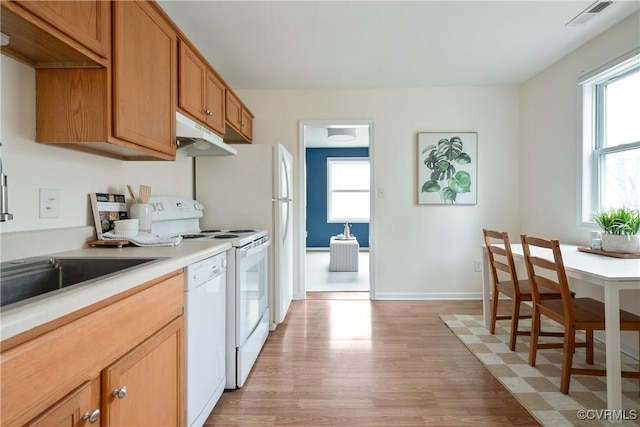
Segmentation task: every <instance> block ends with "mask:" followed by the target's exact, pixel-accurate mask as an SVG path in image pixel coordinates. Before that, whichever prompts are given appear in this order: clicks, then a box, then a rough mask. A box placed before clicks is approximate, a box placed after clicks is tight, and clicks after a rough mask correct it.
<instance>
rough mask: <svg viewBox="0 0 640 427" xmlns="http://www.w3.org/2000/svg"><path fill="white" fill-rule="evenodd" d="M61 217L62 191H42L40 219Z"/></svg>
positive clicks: (43, 189) (46, 189) (48, 189)
mask: <svg viewBox="0 0 640 427" xmlns="http://www.w3.org/2000/svg"><path fill="white" fill-rule="evenodd" d="M59 215H60V190H58V189H53V188H41V189H40V218H58V216H59Z"/></svg>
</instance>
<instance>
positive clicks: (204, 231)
mask: <svg viewBox="0 0 640 427" xmlns="http://www.w3.org/2000/svg"><path fill="white" fill-rule="evenodd" d="M221 231H222V230H202V232H203V233H220V232H221Z"/></svg>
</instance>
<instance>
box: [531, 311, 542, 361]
mask: <svg viewBox="0 0 640 427" xmlns="http://www.w3.org/2000/svg"><path fill="white" fill-rule="evenodd" d="M538 335H540V313H539V312H538V308H537V307H536V304H535V303H534V304H533V314H532V316H531V337H530V339H529V366H536V355H537V353H538Z"/></svg>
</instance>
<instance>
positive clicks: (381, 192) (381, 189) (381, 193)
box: [378, 187, 384, 199]
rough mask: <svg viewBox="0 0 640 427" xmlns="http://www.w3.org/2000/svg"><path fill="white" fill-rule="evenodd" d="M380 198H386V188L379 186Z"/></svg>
mask: <svg viewBox="0 0 640 427" xmlns="http://www.w3.org/2000/svg"><path fill="white" fill-rule="evenodd" d="M378 199H384V188H383V187H378Z"/></svg>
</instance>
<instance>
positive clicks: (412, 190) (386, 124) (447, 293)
mask: <svg viewBox="0 0 640 427" xmlns="http://www.w3.org/2000/svg"><path fill="white" fill-rule="evenodd" d="M238 93H239V95H240V96H241V97H242V99H243V100H244V101H245V102H246V103H247V105H249V106H251V110H252V111H253V113H254V114H255V116H256V121H255V126H254V128H255V133H254V141H255V142H256V143H269V144H274V143H282V144H283V145H285V146H286V147H287V148H288V149H289V151H291V153H292V154H293V156H294V159H298V158H299V153H298V151H299V149H298V147H299V141H298V122H299V121H300V120H341V119H345V120H346V119H372V120H373V121H374V123H375V138H374V146H373V150H372V156H373V158H374V164H375V171H374V180H375V185H376V187H382V188H384V190H385V198H383V199H379V198H376V199H375V201H374V209H375V234H376V242H375V250H376V264H375V267H374V268H375V275H376V291H377V297H378V298H449V297H454V298H455V297H466V298H468V297H476V298H479V297H480V295H481V276H480V273H474V271H473V262H474V260H476V259H478V260H479V259H481V249H480V247H481V244H482V232H481V229H482V227H496V228H500V229H505V230H508V231H511V232H513V233H516V232H517V231H518V217H519V211H518V199H519V196H518V189H519V164H518V161H519V156H520V153H519V141H518V135H519V132H520V130H519V124H518V117H519V110H518V109H519V95H518V89H517V88H515V87H477V88H476V87H469V88H453V87H440V88H416V89H375V90H373V89H372V90H243V91H238ZM427 131H472V132H478V156H479V160H478V165H479V166H478V204H477V205H476V206H425V205H418V204H417V197H416V194H417V183H416V181H417V167H416V162H417V137H416V134H417V133H418V132H427ZM298 163H299V162H296V165H295V180H294V182H295V184H296V189H295V194H299V190H300V189H299V188H298V182H299V174H300V173H301V165H300V164H298ZM375 194H376V191H374V197H375ZM296 214H297V211H296ZM295 221H296V223H298V221H299V218H298V217H297V215H296V218H295ZM300 249H301V248H296V249H295V250H300Z"/></svg>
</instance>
